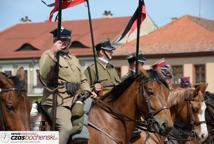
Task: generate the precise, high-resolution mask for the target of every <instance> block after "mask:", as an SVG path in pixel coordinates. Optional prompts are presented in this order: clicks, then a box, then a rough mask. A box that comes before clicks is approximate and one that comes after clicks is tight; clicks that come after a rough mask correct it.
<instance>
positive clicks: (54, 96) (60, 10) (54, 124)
mask: <svg viewBox="0 0 214 144" xmlns="http://www.w3.org/2000/svg"><path fill="white" fill-rule="evenodd" d="M58 2H59V3H58V6H59V9H58V10H59V12H58V27H57V40H60V34H61V25H62V0H59V1H58ZM59 53H60V52H57V54H56V59H57V62H56V67H55V72H56V77H55V82H54V84H55V88H57V87H58V78H59ZM56 107H57V89H56V91H55V92H54V94H53V107H52V125H51V130H52V131H55V130H56V113H57V110H56Z"/></svg>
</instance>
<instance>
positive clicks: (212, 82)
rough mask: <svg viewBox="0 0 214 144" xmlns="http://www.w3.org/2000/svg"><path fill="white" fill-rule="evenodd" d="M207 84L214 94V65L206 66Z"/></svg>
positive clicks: (208, 64)
mask: <svg viewBox="0 0 214 144" xmlns="http://www.w3.org/2000/svg"><path fill="white" fill-rule="evenodd" d="M206 82H207V83H208V87H207V90H208V91H210V92H214V63H207V64H206Z"/></svg>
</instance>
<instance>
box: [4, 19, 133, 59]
mask: <svg viewBox="0 0 214 144" xmlns="http://www.w3.org/2000/svg"><path fill="white" fill-rule="evenodd" d="M129 19H130V17H119V18H102V19H94V20H93V22H92V23H93V32H94V40H95V44H96V43H98V42H100V41H101V40H103V39H106V38H108V39H110V40H112V39H113V38H115V37H116V36H117V35H118V34H119V33H120V32H121V31H122V30H123V28H124V27H125V25H126V24H127V23H128V21H129ZM62 25H63V27H65V28H67V29H69V30H72V41H79V42H80V43H81V44H83V45H85V46H87V47H89V48H75V49H71V51H72V52H73V53H74V54H75V55H77V56H90V55H92V49H91V48H90V47H91V45H92V44H91V36H90V29H89V22H88V20H75V21H65V22H63V24H62ZM56 27H57V23H49V22H44V23H20V24H17V25H15V26H13V27H11V28H9V29H6V30H5V31H2V32H1V33H0V50H1V53H0V59H23V58H31V57H34V58H38V57H40V55H41V53H42V52H43V51H44V50H46V49H48V48H50V46H51V45H52V36H51V34H50V33H49V32H50V31H52V30H53V29H55V28H56ZM26 44H27V45H31V46H32V47H34V48H35V49H38V50H33V51H22V50H19V51H17V49H20V48H21V47H22V46H26Z"/></svg>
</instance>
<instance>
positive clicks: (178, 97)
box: [168, 88, 194, 107]
mask: <svg viewBox="0 0 214 144" xmlns="http://www.w3.org/2000/svg"><path fill="white" fill-rule="evenodd" d="M193 92H194V90H193V89H190V88H177V89H174V90H172V91H171V92H170V94H169V97H168V106H169V107H172V106H175V105H177V104H180V103H182V102H184V101H185V100H187V99H191V98H192V96H193Z"/></svg>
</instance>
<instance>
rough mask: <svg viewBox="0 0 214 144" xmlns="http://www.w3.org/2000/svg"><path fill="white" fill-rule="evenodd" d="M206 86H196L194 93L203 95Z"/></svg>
mask: <svg viewBox="0 0 214 144" xmlns="http://www.w3.org/2000/svg"><path fill="white" fill-rule="evenodd" d="M207 86H208V84H207V83H201V84H200V85H198V86H196V88H195V93H198V92H201V93H202V94H204V93H205V92H206V89H207Z"/></svg>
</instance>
